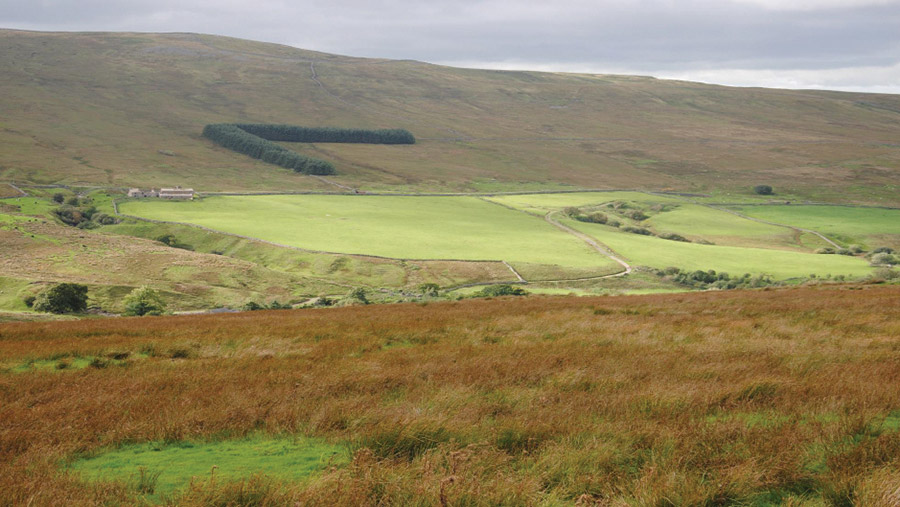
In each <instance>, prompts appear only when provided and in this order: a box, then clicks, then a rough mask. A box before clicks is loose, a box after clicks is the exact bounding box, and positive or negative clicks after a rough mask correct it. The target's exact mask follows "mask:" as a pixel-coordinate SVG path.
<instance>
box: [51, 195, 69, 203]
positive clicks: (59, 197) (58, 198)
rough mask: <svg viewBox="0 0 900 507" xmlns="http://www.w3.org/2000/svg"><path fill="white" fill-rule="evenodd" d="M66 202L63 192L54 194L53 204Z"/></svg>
mask: <svg viewBox="0 0 900 507" xmlns="http://www.w3.org/2000/svg"><path fill="white" fill-rule="evenodd" d="M65 200H66V196H64V195H63V194H62V193H61V192H57V193H55V194H53V202H55V203H56V204H62V203H63V201H65Z"/></svg>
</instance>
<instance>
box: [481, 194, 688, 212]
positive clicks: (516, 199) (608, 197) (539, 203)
mask: <svg viewBox="0 0 900 507" xmlns="http://www.w3.org/2000/svg"><path fill="white" fill-rule="evenodd" d="M489 200H491V201H494V202H497V203H500V204H504V205H506V206H510V207H513V208H517V209H521V210H523V211H528V212H531V213H539V214H544V213H546V212H548V211H552V210H558V209H563V208H567V207H569V206H574V207H582V206H597V205H600V204H604V203H607V202H612V201H631V202H636V203H641V204H647V205H652V204H669V203H682V202H684V201H683V200H681V199H678V198H677V197H669V196H664V195H655V194H646V193H644V192H627V191H626V192H620V191H616V192H568V193H559V194H526V195H503V196H497V197H491V198H489Z"/></svg>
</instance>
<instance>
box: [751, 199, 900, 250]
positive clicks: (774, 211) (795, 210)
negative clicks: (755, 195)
mask: <svg viewBox="0 0 900 507" xmlns="http://www.w3.org/2000/svg"><path fill="white" fill-rule="evenodd" d="M736 209H737V210H738V211H740V212H741V213H743V214H745V215H747V216H751V217H754V218H760V219H762V220H768V221H770V222H775V223H779V224H785V225H792V226H795V227H803V228H805V229H812V230H814V231H818V232H821V233H822V234H824V235H826V236H829V237H830V238H832V239H836V240H838V241H841V242H844V243H846V244H850V243H859V244H861V245H863V246H866V247H878V246H881V243H880V241H886V242H887V243H888V244H893V245H900V210H896V209H881V208H854V207H848V206H805V205H800V206H795V205H790V206H785V205H769V206H744V207H740V208H736Z"/></svg>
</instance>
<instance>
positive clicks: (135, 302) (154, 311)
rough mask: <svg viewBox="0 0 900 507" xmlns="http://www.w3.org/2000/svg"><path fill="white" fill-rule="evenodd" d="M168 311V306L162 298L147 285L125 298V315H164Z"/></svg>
mask: <svg viewBox="0 0 900 507" xmlns="http://www.w3.org/2000/svg"><path fill="white" fill-rule="evenodd" d="M165 311H166V304H165V303H164V302H163V300H162V297H161V296H160V295H159V292H157V291H156V290H154V289H151V288H150V287H147V286H146V285H144V286H142V287H138V288H137V289H134V290H133V291H131V294H129V295H127V296H125V315H130V316H141V315H162V314H163V312H165Z"/></svg>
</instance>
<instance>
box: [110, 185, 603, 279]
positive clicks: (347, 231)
mask: <svg viewBox="0 0 900 507" xmlns="http://www.w3.org/2000/svg"><path fill="white" fill-rule="evenodd" d="M120 210H121V211H122V212H123V213H126V214H131V215H136V216H140V217H144V218H151V219H155V220H165V221H176V222H188V223H192V224H197V225H202V226H205V227H209V228H212V229H215V230H220V231H225V232H231V233H235V234H242V235H248V236H252V237H256V238H260V239H264V240H268V241H273V242H276V243H280V244H284V245H290V246H296V247H300V248H306V249H311V250H319V251H327V252H341V253H356V254H369V255H378V256H385V257H392V258H405V259H463V260H505V261H508V262H511V263H517V262H521V263H529V264H544V265H558V266H568V267H574V268H590V269H591V270H594V273H603V272H613V271H615V270H616V269H615V266H616V265H615V264H614V263H612V261H610V260H609V259H607V258H606V257H604V256H602V255H600V254H598V253H596V252H594V251H593V250H591V249H590V248H589V247H588V246H587V245H585V244H584V243H583V242H582V241H580V240H578V239H576V238H574V237H572V236H570V235H567V234H565V233H563V232H561V231H559V230H557V229H555V228H554V227H552V226H551V225H549V224H547V223H545V222H544V221H543V220H541V219H537V218H535V217H529V216H528V215H526V214H524V213H519V212H516V211H513V210H509V209H506V208H503V207H502V206H497V205H496V204H492V203H489V202H485V201H482V200H480V199H477V198H472V197H386V196H325V195H309V196H249V197H236V196H227V197H211V198H206V199H203V200H202V201H195V202H163V201H151V200H141V201H129V202H123V203H122V204H121V205H120Z"/></svg>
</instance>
